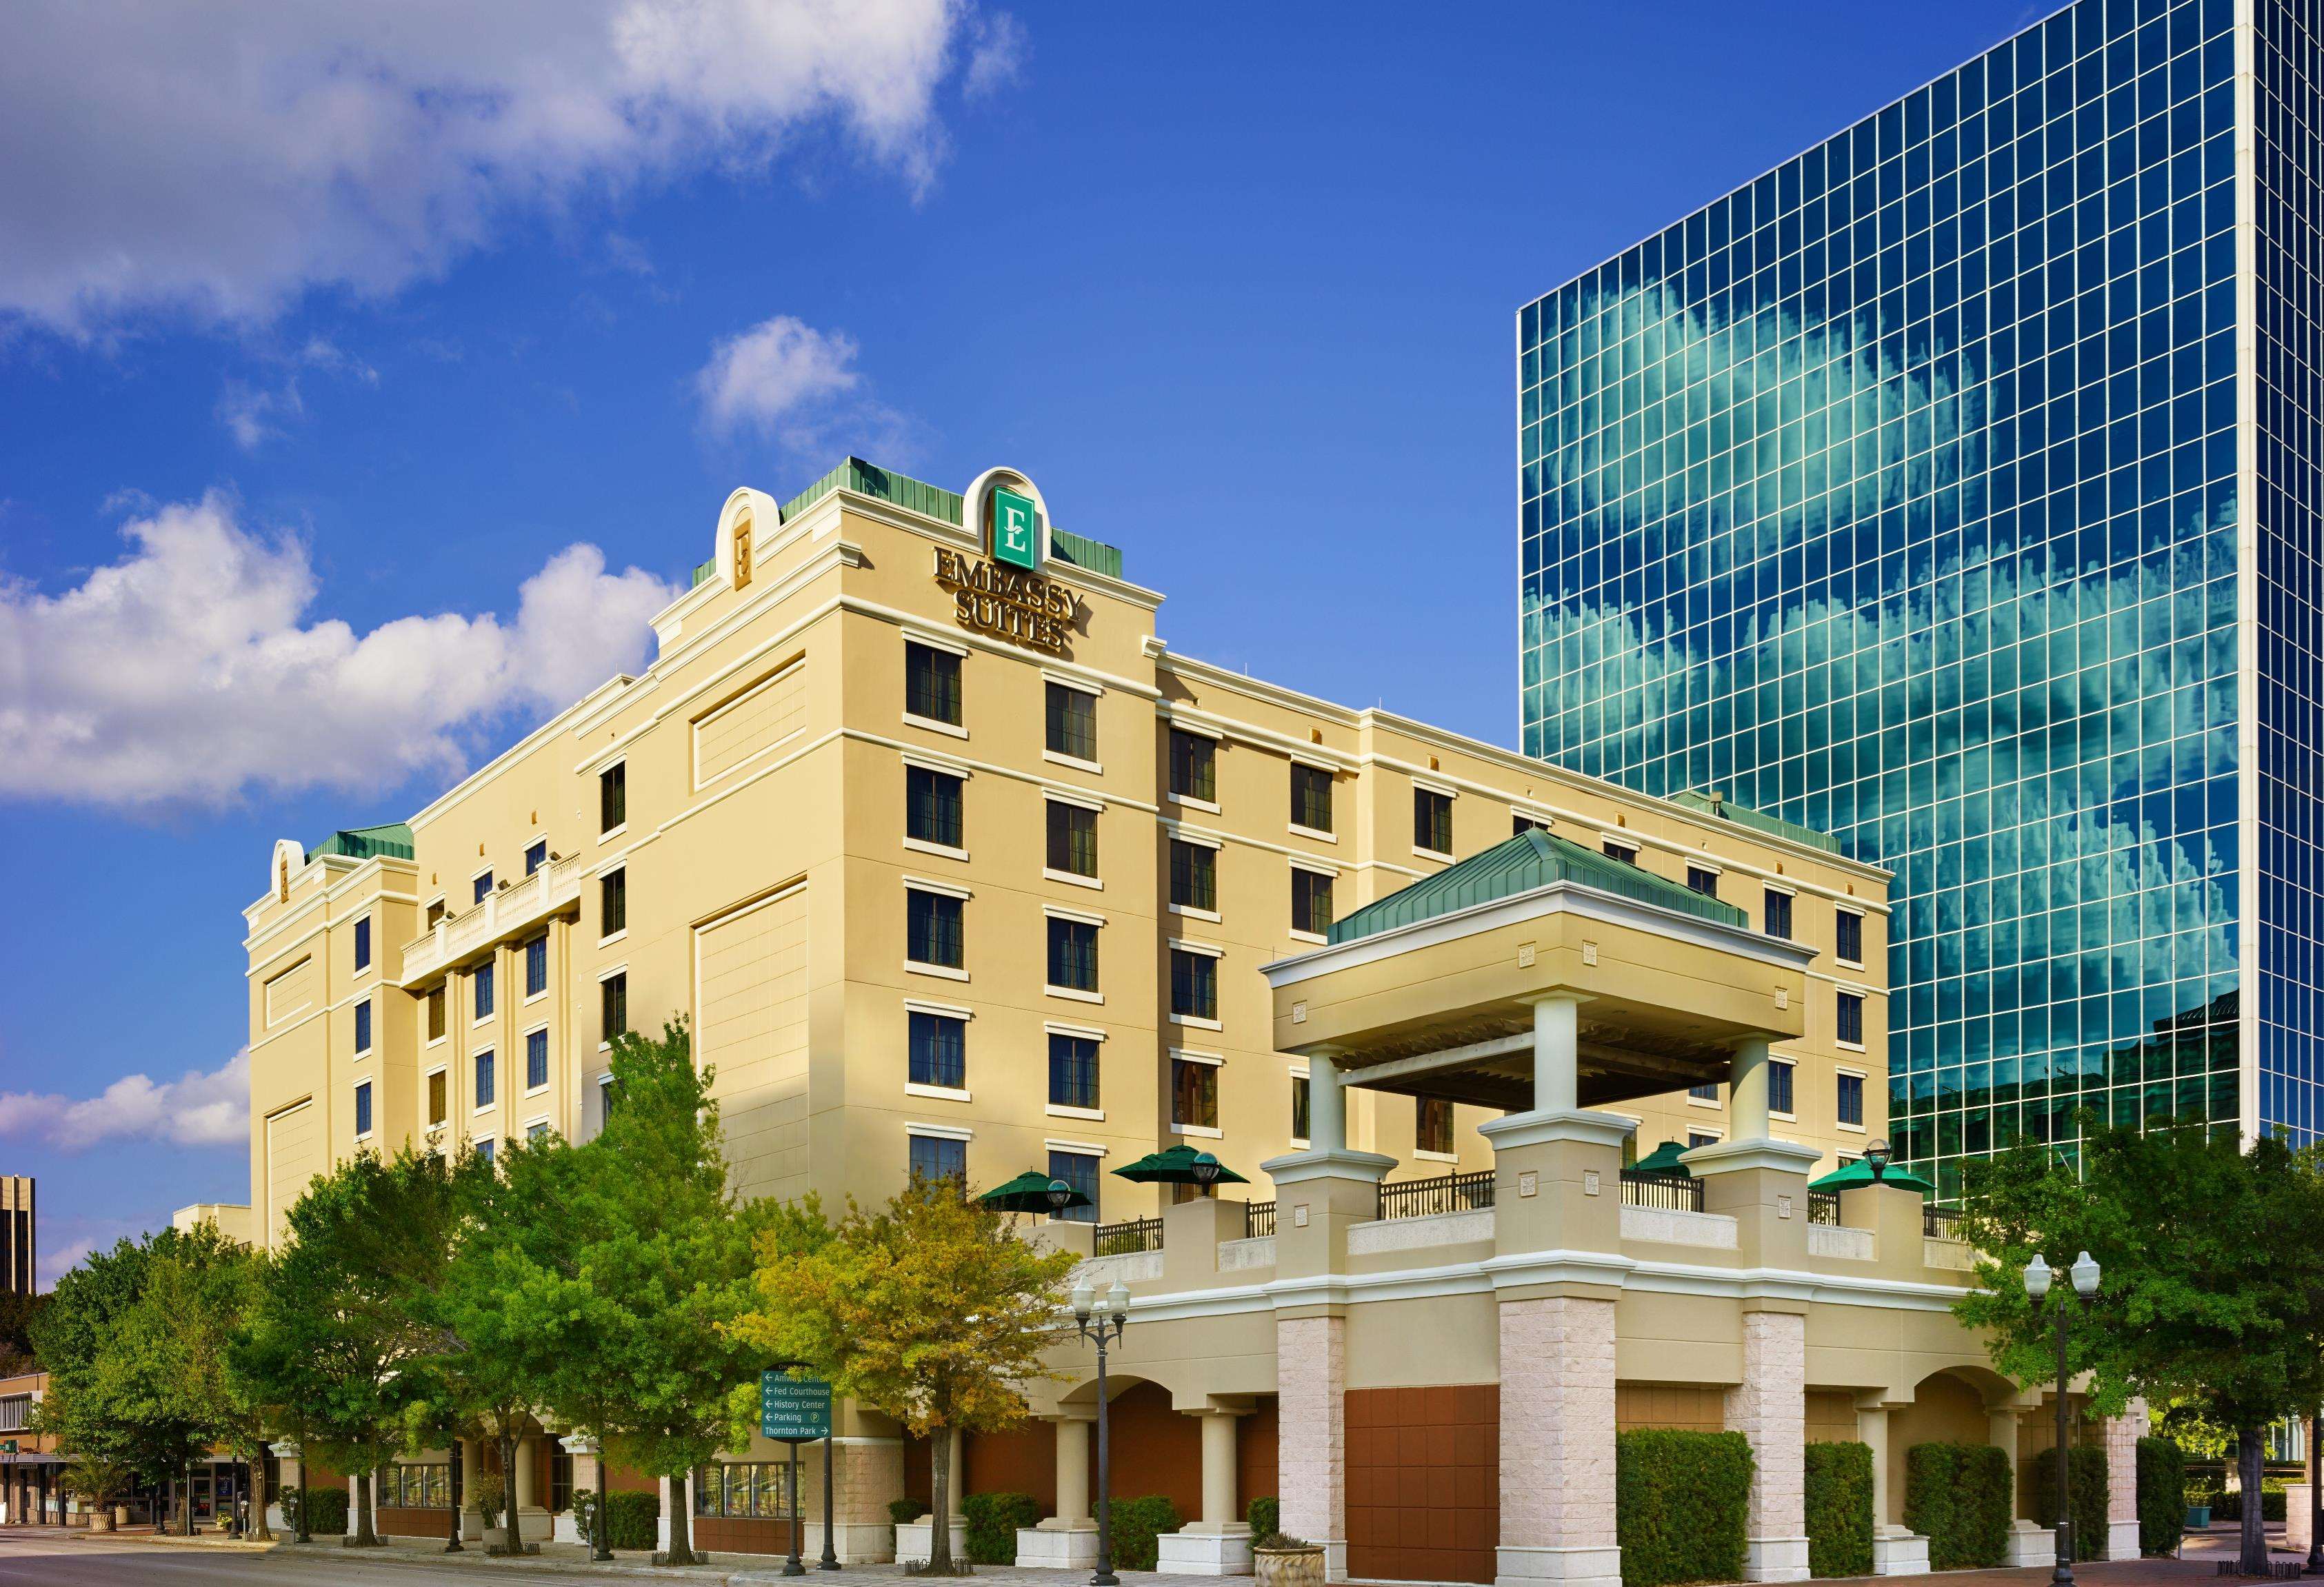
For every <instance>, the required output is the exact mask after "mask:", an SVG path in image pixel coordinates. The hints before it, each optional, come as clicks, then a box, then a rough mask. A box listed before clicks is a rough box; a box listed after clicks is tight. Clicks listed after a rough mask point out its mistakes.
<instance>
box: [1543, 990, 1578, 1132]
mask: <svg viewBox="0 0 2324 1587" xmlns="http://www.w3.org/2000/svg"><path fill="white" fill-rule="evenodd" d="M1581 1007H1582V1000H1581V999H1580V998H1579V997H1576V996H1573V995H1572V994H1570V993H1569V994H1564V995H1559V996H1555V997H1544V998H1541V999H1539V1000H1538V1001H1537V1002H1535V1004H1534V1005H1533V1110H1534V1111H1535V1113H1572V1112H1573V1111H1574V1110H1575V1109H1577V1108H1579V1107H1580V1106H1581V1105H1582V1080H1581V1019H1580V1014H1579V1011H1580V1009H1581Z"/></svg>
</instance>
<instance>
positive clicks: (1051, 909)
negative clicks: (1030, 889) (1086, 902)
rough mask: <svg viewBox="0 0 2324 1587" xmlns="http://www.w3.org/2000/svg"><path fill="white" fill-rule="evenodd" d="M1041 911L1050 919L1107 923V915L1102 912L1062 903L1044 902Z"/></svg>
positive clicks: (1095, 923)
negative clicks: (1066, 905) (1072, 907)
mask: <svg viewBox="0 0 2324 1587" xmlns="http://www.w3.org/2000/svg"><path fill="white" fill-rule="evenodd" d="M1041 913H1042V915H1043V916H1044V917H1045V918H1046V919H1048V920H1053V921H1075V922H1079V923H1081V924H1082V925H1084V926H1102V925H1104V924H1105V916H1103V915H1102V914H1094V913H1091V912H1090V911H1088V910H1086V909H1068V908H1067V907H1065V905H1064V904H1043V905H1041Z"/></svg>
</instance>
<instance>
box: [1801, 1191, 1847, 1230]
mask: <svg viewBox="0 0 2324 1587" xmlns="http://www.w3.org/2000/svg"><path fill="white" fill-rule="evenodd" d="M1808 1222H1810V1223H1812V1224H1824V1225H1830V1226H1831V1227H1832V1228H1835V1229H1836V1228H1838V1227H1840V1192H1839V1191H1837V1190H1811V1191H1809V1192H1808Z"/></svg>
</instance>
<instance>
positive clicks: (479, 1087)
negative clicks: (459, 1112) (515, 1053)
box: [476, 1049, 493, 1107]
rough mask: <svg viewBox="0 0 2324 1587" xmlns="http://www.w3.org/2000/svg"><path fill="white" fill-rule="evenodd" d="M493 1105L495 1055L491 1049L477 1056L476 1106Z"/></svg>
mask: <svg viewBox="0 0 2324 1587" xmlns="http://www.w3.org/2000/svg"><path fill="white" fill-rule="evenodd" d="M476 1105H477V1106H478V1107H490V1106H491V1105H493V1055H492V1052H491V1050H489V1049H487V1050H484V1051H483V1052H479V1053H478V1054H476Z"/></svg>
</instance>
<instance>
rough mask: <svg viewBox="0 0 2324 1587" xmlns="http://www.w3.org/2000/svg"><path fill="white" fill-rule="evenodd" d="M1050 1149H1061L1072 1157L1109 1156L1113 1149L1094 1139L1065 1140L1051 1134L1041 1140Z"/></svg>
mask: <svg viewBox="0 0 2324 1587" xmlns="http://www.w3.org/2000/svg"><path fill="white" fill-rule="evenodd" d="M1041 1144H1042V1145H1044V1146H1046V1147H1047V1148H1048V1149H1049V1150H1050V1151H1063V1152H1065V1153H1068V1154H1069V1155H1071V1156H1074V1157H1110V1156H1111V1155H1112V1152H1113V1149H1112V1148H1111V1147H1110V1146H1101V1145H1100V1144H1098V1142H1094V1141H1065V1140H1061V1139H1059V1138H1058V1137H1056V1136H1055V1135H1052V1136H1050V1137H1049V1138H1048V1139H1047V1140H1045V1141H1043V1142H1041Z"/></svg>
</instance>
